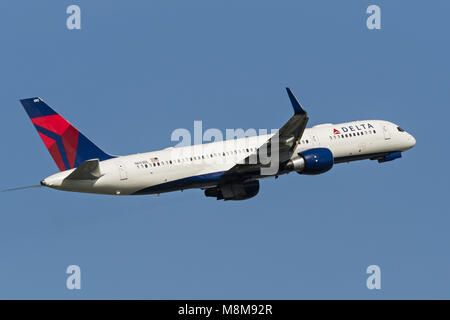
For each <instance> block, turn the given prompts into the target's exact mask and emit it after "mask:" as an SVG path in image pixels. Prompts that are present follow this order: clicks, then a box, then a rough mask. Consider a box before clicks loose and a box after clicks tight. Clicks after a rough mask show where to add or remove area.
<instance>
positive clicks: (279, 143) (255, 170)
mask: <svg viewBox="0 0 450 320" xmlns="http://www.w3.org/2000/svg"><path fill="white" fill-rule="evenodd" d="M286 91H287V93H288V96H289V99H290V100H291V104H292V107H293V108H294V115H293V116H292V117H291V118H290V119H289V120H288V121H287V122H286V123H285V124H284V125H283V126H282V127H281V129H279V130H278V131H277V133H276V134H275V135H273V136H272V137H271V138H270V139H269V140H267V142H265V143H264V144H263V145H262V146H261V147H260V148H258V149H257V150H256V152H255V153H254V154H251V155H249V156H248V157H247V158H246V159H244V161H243V163H241V164H236V165H235V166H234V167H232V168H231V169H229V170H228V171H227V172H225V173H224V175H223V176H222V183H226V182H228V181H232V180H241V179H243V178H244V179H245V177H252V176H261V173H262V169H263V168H270V167H273V166H274V165H275V166H276V168H277V170H278V168H279V167H280V164H281V163H283V162H285V161H287V160H288V159H289V158H290V157H291V156H292V153H293V151H294V150H295V148H296V146H297V145H298V143H299V141H300V139H301V137H302V135H303V132H304V131H305V127H306V124H307V123H308V120H309V118H308V114H307V113H306V111H305V110H304V109H303V108H302V106H301V104H300V102H298V100H297V98H296V97H295V96H294V94H293V93H292V91H291V89H289V88H286ZM275 152H276V153H277V154H274V153H275ZM272 155H274V156H272ZM276 155H278V157H277V156H276ZM274 161H277V162H278V163H273V162H274ZM268 170H269V169H268ZM262 175H264V174H262Z"/></svg>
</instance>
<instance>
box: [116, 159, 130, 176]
mask: <svg viewBox="0 0 450 320" xmlns="http://www.w3.org/2000/svg"><path fill="white" fill-rule="evenodd" d="M117 168H118V169H119V176H120V180H127V179H128V174H127V170H126V168H125V165H124V164H123V163H122V162H118V163H117Z"/></svg>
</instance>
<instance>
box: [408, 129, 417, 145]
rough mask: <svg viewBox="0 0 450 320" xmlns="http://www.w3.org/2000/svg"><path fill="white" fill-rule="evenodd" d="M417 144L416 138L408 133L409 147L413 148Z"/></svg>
mask: <svg viewBox="0 0 450 320" xmlns="http://www.w3.org/2000/svg"><path fill="white" fill-rule="evenodd" d="M415 145H416V138H414V137H413V136H412V134H409V133H408V140H407V148H408V149H411V148H412V147H414V146H415Z"/></svg>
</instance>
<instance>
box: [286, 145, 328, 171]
mask: <svg viewBox="0 0 450 320" xmlns="http://www.w3.org/2000/svg"><path fill="white" fill-rule="evenodd" d="M333 164H334V157H333V153H332V152H331V150H330V149H327V148H313V149H309V150H305V151H303V152H300V153H299V154H298V157H296V158H294V159H291V160H289V161H288V162H287V164H286V168H287V169H288V170H292V171H297V172H298V173H301V174H311V175H313V174H321V173H324V172H327V171H328V170H330V169H331V168H332V167H333Z"/></svg>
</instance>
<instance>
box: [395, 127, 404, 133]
mask: <svg viewBox="0 0 450 320" xmlns="http://www.w3.org/2000/svg"><path fill="white" fill-rule="evenodd" d="M397 130H398V131H400V132H405V130H403V129H402V128H400V127H397Z"/></svg>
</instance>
